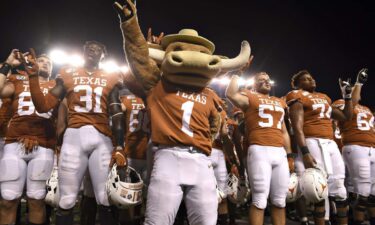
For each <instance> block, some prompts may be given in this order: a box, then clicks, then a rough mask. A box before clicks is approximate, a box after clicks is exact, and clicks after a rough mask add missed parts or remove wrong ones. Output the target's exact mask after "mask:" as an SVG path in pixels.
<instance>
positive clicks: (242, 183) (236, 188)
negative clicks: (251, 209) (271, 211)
mask: <svg viewBox="0 0 375 225" xmlns="http://www.w3.org/2000/svg"><path fill="white" fill-rule="evenodd" d="M226 193H227V196H228V199H229V201H231V202H232V203H234V204H243V203H245V202H247V201H248V199H249V197H250V188H249V184H248V181H247V176H246V173H245V177H243V178H242V177H240V178H238V177H237V176H236V175H234V174H233V173H230V174H228V179H227V191H226Z"/></svg>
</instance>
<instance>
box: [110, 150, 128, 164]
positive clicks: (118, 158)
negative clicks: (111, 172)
mask: <svg viewBox="0 0 375 225" xmlns="http://www.w3.org/2000/svg"><path fill="white" fill-rule="evenodd" d="M115 163H116V165H117V166H118V167H125V166H127V165H128V160H127V158H126V153H125V150H124V149H123V148H122V147H121V146H117V147H115V149H114V150H113V151H112V158H111V162H110V163H109V167H112V166H113V165H114V164H115Z"/></svg>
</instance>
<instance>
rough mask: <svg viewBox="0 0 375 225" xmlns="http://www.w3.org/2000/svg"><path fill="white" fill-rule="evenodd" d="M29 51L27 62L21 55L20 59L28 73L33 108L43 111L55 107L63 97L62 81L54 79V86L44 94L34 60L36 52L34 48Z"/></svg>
mask: <svg viewBox="0 0 375 225" xmlns="http://www.w3.org/2000/svg"><path fill="white" fill-rule="evenodd" d="M30 53H31V55H30V56H29V57H28V61H29V62H28V64H26V61H25V59H24V58H23V57H21V58H20V60H21V61H22V63H23V65H24V67H25V71H26V73H27V74H28V75H29V84H30V93H31V99H32V101H33V104H34V106H35V109H36V110H37V111H38V112H39V113H45V112H48V111H49V110H51V109H53V108H55V107H56V106H57V105H58V104H59V102H60V99H62V98H63V97H64V95H65V88H64V85H63V84H64V83H63V81H62V80H61V79H56V85H55V87H54V88H52V89H51V90H50V91H49V93H48V94H47V95H46V96H44V94H43V92H42V91H41V90H40V85H39V67H38V64H37V62H36V54H35V51H34V49H30Z"/></svg>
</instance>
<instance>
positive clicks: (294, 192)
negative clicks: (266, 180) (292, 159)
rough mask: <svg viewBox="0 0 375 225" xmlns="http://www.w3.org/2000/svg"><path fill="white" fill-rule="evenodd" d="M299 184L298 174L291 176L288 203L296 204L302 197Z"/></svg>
mask: <svg viewBox="0 0 375 225" xmlns="http://www.w3.org/2000/svg"><path fill="white" fill-rule="evenodd" d="M298 183H299V182H298V177H297V174H296V173H292V174H290V178H289V185H288V194H287V196H286V202H287V203H291V202H294V201H296V200H297V199H298V198H299V197H300V196H301V193H300V190H299V185H298Z"/></svg>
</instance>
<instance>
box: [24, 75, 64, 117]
mask: <svg viewBox="0 0 375 225" xmlns="http://www.w3.org/2000/svg"><path fill="white" fill-rule="evenodd" d="M29 83H30V93H31V99H32V101H33V104H34V106H35V109H36V110H37V111H38V112H39V113H45V112H48V111H49V110H51V109H53V108H55V107H56V106H57V105H58V104H59V102H60V99H62V98H64V96H65V87H64V85H63V84H64V83H63V81H62V80H61V79H56V85H55V87H54V88H52V89H51V90H50V91H49V93H48V94H47V95H46V96H44V94H43V92H42V91H41V90H40V85H39V77H38V76H36V75H34V76H29Z"/></svg>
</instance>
